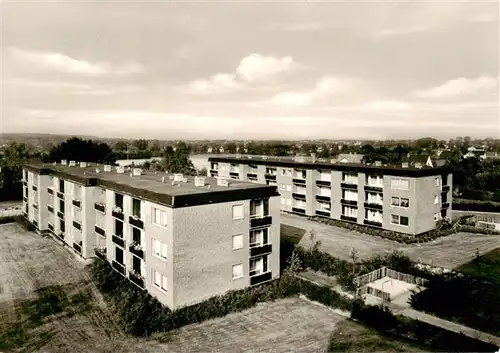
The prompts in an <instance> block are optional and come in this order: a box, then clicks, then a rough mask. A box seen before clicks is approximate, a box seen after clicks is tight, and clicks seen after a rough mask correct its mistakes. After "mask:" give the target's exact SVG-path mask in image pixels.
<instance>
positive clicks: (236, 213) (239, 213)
mask: <svg viewBox="0 0 500 353" xmlns="http://www.w3.org/2000/svg"><path fill="white" fill-rule="evenodd" d="M233 219H243V205H234V206H233Z"/></svg>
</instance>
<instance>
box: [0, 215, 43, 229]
mask: <svg viewBox="0 0 500 353" xmlns="http://www.w3.org/2000/svg"><path fill="white" fill-rule="evenodd" d="M14 222H17V223H18V224H20V225H21V226H22V227H23V228H24V229H26V230H27V231H30V232H34V231H35V230H36V227H35V225H34V224H33V223H31V222H30V221H28V220H27V219H26V217H24V216H22V215H17V216H5V217H0V224H7V223H14Z"/></svg>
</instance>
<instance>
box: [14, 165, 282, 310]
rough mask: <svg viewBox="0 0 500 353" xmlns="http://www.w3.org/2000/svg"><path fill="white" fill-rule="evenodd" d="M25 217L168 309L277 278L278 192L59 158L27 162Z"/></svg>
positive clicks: (259, 186) (245, 185)
mask: <svg viewBox="0 0 500 353" xmlns="http://www.w3.org/2000/svg"><path fill="white" fill-rule="evenodd" d="M23 184H24V202H23V211H24V214H25V216H26V217H27V218H28V219H29V221H31V222H32V223H33V224H34V225H35V226H36V227H37V229H38V230H39V231H40V232H44V233H45V232H47V233H50V234H52V235H53V236H54V238H55V239H57V240H59V241H60V242H61V243H62V244H65V245H67V246H68V247H70V248H71V249H72V250H73V251H74V252H75V253H77V254H78V255H79V256H81V257H83V258H85V259H86V258H92V257H95V256H98V257H101V258H103V259H105V260H107V261H109V262H110V263H111V266H112V267H113V268H114V269H115V270H116V271H117V272H119V273H120V274H121V275H123V276H124V277H127V278H128V279H129V280H130V281H132V282H133V283H134V284H136V285H137V286H139V287H140V288H142V289H145V290H147V291H148V292H149V293H150V294H152V295H153V296H155V297H156V298H158V300H159V301H160V302H161V303H163V304H164V305H166V306H168V307H169V308H171V309H175V308H178V307H181V306H186V305H192V304H195V303H198V302H200V301H203V300H205V299H207V298H209V297H212V296H214V295H220V294H223V293H225V292H226V291H228V290H237V289H242V288H245V287H247V286H251V285H256V284H259V283H263V282H266V281H269V280H271V279H274V278H277V277H278V276H279V270H280V269H279V262H280V261H279V259H280V257H279V243H280V242H279V240H280V225H279V219H280V210H279V193H278V191H277V188H276V187H275V186H274V187H273V186H264V185H256V184H251V183H246V182H241V181H235V182H233V181H229V182H228V181H227V180H225V179H223V178H218V179H215V178H206V177H194V178H193V177H184V176H182V174H175V175H171V174H166V173H153V172H147V173H144V172H142V171H141V170H139V169H130V168H125V167H111V166H107V165H106V166H103V165H97V164H92V165H91V164H88V163H80V164H78V165H77V164H76V163H74V162H70V163H69V164H67V163H66V161H63V162H62V163H61V164H56V165H52V164H49V165H26V166H25V167H24V169H23Z"/></svg>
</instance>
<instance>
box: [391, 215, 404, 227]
mask: <svg viewBox="0 0 500 353" xmlns="http://www.w3.org/2000/svg"><path fill="white" fill-rule="evenodd" d="M391 224H396V225H400V226H405V227H407V226H408V217H405V216H398V215H395V214H393V215H391Z"/></svg>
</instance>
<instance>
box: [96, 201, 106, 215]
mask: <svg viewBox="0 0 500 353" xmlns="http://www.w3.org/2000/svg"><path fill="white" fill-rule="evenodd" d="M94 208H95V209H96V210H97V211H100V212H102V213H106V206H104V205H103V204H102V203H98V202H96V203H95V204H94Z"/></svg>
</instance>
